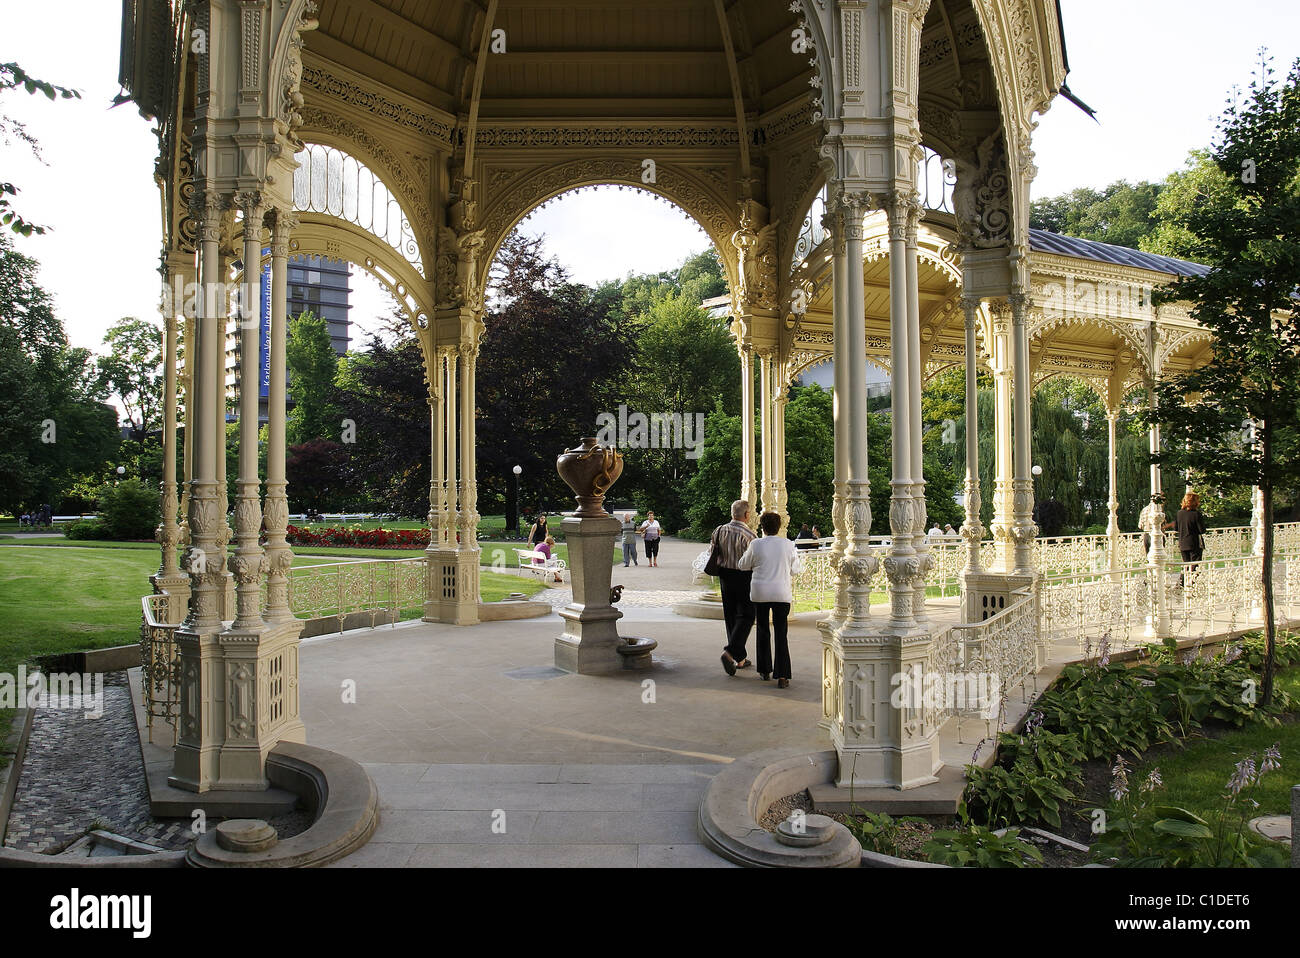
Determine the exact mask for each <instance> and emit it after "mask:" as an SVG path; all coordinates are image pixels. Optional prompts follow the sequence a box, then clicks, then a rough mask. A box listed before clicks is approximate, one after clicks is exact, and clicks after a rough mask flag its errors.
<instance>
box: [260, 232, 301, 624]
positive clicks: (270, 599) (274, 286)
mask: <svg viewBox="0 0 1300 958" xmlns="http://www.w3.org/2000/svg"><path fill="white" fill-rule="evenodd" d="M297 225H298V223H297V217H295V216H294V215H293V214H292V213H289V212H287V211H285V210H275V211H274V212H273V214H272V219H271V344H270V345H271V350H270V357H269V360H270V376H269V377H268V383H267V395H268V399H267V410H266V412H267V443H266V506H265V514H266V621H267V622H283V621H285V620H286V619H291V618H293V612H292V611H291V610H290V606H289V569H290V567H291V566H292V565H293V549H291V548H290V546H289V542H288V539H287V534H288V527H289V492H288V480H287V477H286V476H285V445H286V443H287V433H286V428H285V419H286V415H285V386H286V381H285V380H286V375H285V372H286V371H285V366H286V361H287V347H286V342H287V336H288V324H289V303H288V283H289V234H290V232H291V231H292V230H293V229H294V228H295V227H296V226H297Z"/></svg>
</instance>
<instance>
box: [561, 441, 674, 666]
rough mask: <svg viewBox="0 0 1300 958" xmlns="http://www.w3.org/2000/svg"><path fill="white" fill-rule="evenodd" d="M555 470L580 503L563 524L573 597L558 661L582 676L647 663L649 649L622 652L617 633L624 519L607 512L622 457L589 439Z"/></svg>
mask: <svg viewBox="0 0 1300 958" xmlns="http://www.w3.org/2000/svg"><path fill="white" fill-rule="evenodd" d="M555 469H556V471H557V472H558V473H559V474H560V478H561V479H563V480H564V481H565V482H566V483H567V484H568V486H569V488H570V489H572V490H573V491H574V494H575V495H574V498H575V499H576V500H577V502H578V509H577V512H576V513H575V514H574V515H572V516H565V518H564V520H563V521H562V522H561V523H560V527H561V528H562V529H563V530H564V539H565V542H567V543H568V546H569V570H570V572H571V573H572V580H573V601H572V602H571V603H570V604H569V605H567V606H566V607H565V608H563V609H561V610H560V617H561V618H563V619H564V622H565V627H564V633H563V634H562V635H560V636H559V637H558V638H556V640H555V666H556V668H560V669H564V670H565V671H566V672H579V673H582V674H584V675H598V674H600V673H603V672H617V671H619V670H621V669H624V668H645V667H646V666H647V665H648V664H649V658H650V656H649V651H650V650H649V649H648V648H645V647H644V646H641V647H639V648H637V653H638V654H635V655H632V656H629V655H628V651H630V649H627V650H626V651H623V652H621V653H620V651H619V650H620V648H626V647H628V646H629V645H630V643H629V642H628V641H626V640H624V639H621V638H620V637H619V634H618V626H617V624H616V623H617V622H618V620H619V619H621V618H622V617H623V613H622V612H620V611H619V610H618V609H616V608H614V605H613V602H612V601H611V599H612V595H611V590H610V581H611V579H612V578H613V561H612V560H613V555H614V541H615V539H617V538H618V536H619V534H620V533H621V531H622V523H621V522H619V520H618V519H617V518H615V517H614V516H611V515H610V514H609V513H608V512H606V511H605V493H606V492H608V491H609V487H610V486H612V485H613V484H614V483H615V481H617V479H618V477H619V476H620V475H621V474H622V472H623V456H622V454H621V453H619V451H618V450H617V449H614V448H612V447H609V446H602V445H601V444H600V443H599V442H597V441H596V440H595V439H593V438H586V439H583V440H582V442H581V444H579V445H577V446H575V447H574V448H572V449H566V450H565V451H564V452H562V453H561V454H560V456H559V458H557V459H556V461H555ZM640 641H641V640H635V642H640ZM647 641H648V640H647ZM650 648H653V646H651V647H650Z"/></svg>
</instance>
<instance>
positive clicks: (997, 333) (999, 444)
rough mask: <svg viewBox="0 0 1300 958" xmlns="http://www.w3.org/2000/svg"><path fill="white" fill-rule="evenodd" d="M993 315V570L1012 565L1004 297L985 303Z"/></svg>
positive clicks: (1008, 376) (1007, 335) (1007, 332)
mask: <svg viewBox="0 0 1300 958" xmlns="http://www.w3.org/2000/svg"><path fill="white" fill-rule="evenodd" d="M989 307H990V310H991V312H992V315H993V349H992V358H993V395H994V428H993V432H994V459H993V465H994V476H993V530H992V531H993V540H994V543H995V545H996V548H997V560H996V561H997V571H998V572H1011V571H1012V570H1013V569H1015V567H1016V558H1015V550H1014V546H1013V541H1012V538H1011V531H1012V526H1013V524H1014V519H1013V511H1014V510H1013V505H1012V480H1011V471H1012V465H1011V344H1010V342H1009V340H1010V335H1011V311H1010V308H1009V307H1008V305H1007V303H1006V301H1005V300H994V301H993V302H991V303H990V304H989Z"/></svg>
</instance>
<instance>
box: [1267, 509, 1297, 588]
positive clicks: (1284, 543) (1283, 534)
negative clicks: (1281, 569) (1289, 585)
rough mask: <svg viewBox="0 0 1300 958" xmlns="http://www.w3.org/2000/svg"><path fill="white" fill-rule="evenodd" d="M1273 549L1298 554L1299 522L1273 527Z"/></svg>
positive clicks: (1278, 551)
mask: <svg viewBox="0 0 1300 958" xmlns="http://www.w3.org/2000/svg"><path fill="white" fill-rule="evenodd" d="M1273 551H1274V552H1277V553H1283V552H1289V553H1292V554H1295V555H1300V522H1284V523H1282V524H1281V525H1279V526H1275V527H1274V529H1273ZM1292 595H1295V593H1294V592H1293V593H1292Z"/></svg>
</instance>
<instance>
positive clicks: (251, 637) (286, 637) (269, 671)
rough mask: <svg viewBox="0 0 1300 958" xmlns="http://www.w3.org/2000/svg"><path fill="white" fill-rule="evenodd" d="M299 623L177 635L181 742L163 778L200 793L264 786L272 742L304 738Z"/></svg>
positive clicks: (262, 787) (259, 788)
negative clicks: (299, 686) (179, 665)
mask: <svg viewBox="0 0 1300 958" xmlns="http://www.w3.org/2000/svg"><path fill="white" fill-rule="evenodd" d="M302 628H303V623H302V622H301V621H299V620H297V619H292V620H289V621H287V622H281V623H277V624H275V625H266V626H264V627H262V628H258V629H249V630H241V631H234V630H229V631H224V632H217V633H209V634H206V635H198V636H195V635H193V634H192V633H191V634H189V635H188V636H187V634H186V633H184V632H179V633H178V634H177V643H178V645H180V646H181V670H182V676H181V692H180V695H181V705H180V716H179V723H180V741H179V742H178V744H177V745H176V747H175V750H174V752H173V766H172V774H171V775H169V776H168V778H167V784H169V785H171V786H172V787H174V788H179V789H183V790H185V791H188V792H199V793H202V792H207V791H211V790H213V789H222V790H226V791H260V790H264V789H266V788H267V786H268V782H267V777H266V756H267V754H268V753H269V752H270V751H271V749H273V748H275V746H276V745H278V744H279V743H281V742H297V743H304V742H306V740H307V732H306V728H305V726H304V725H303V722H302V717H301V713H300V710H299V702H298V638H299V635H300V634H301V632H302ZM196 652H197V654H195V653H196Z"/></svg>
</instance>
